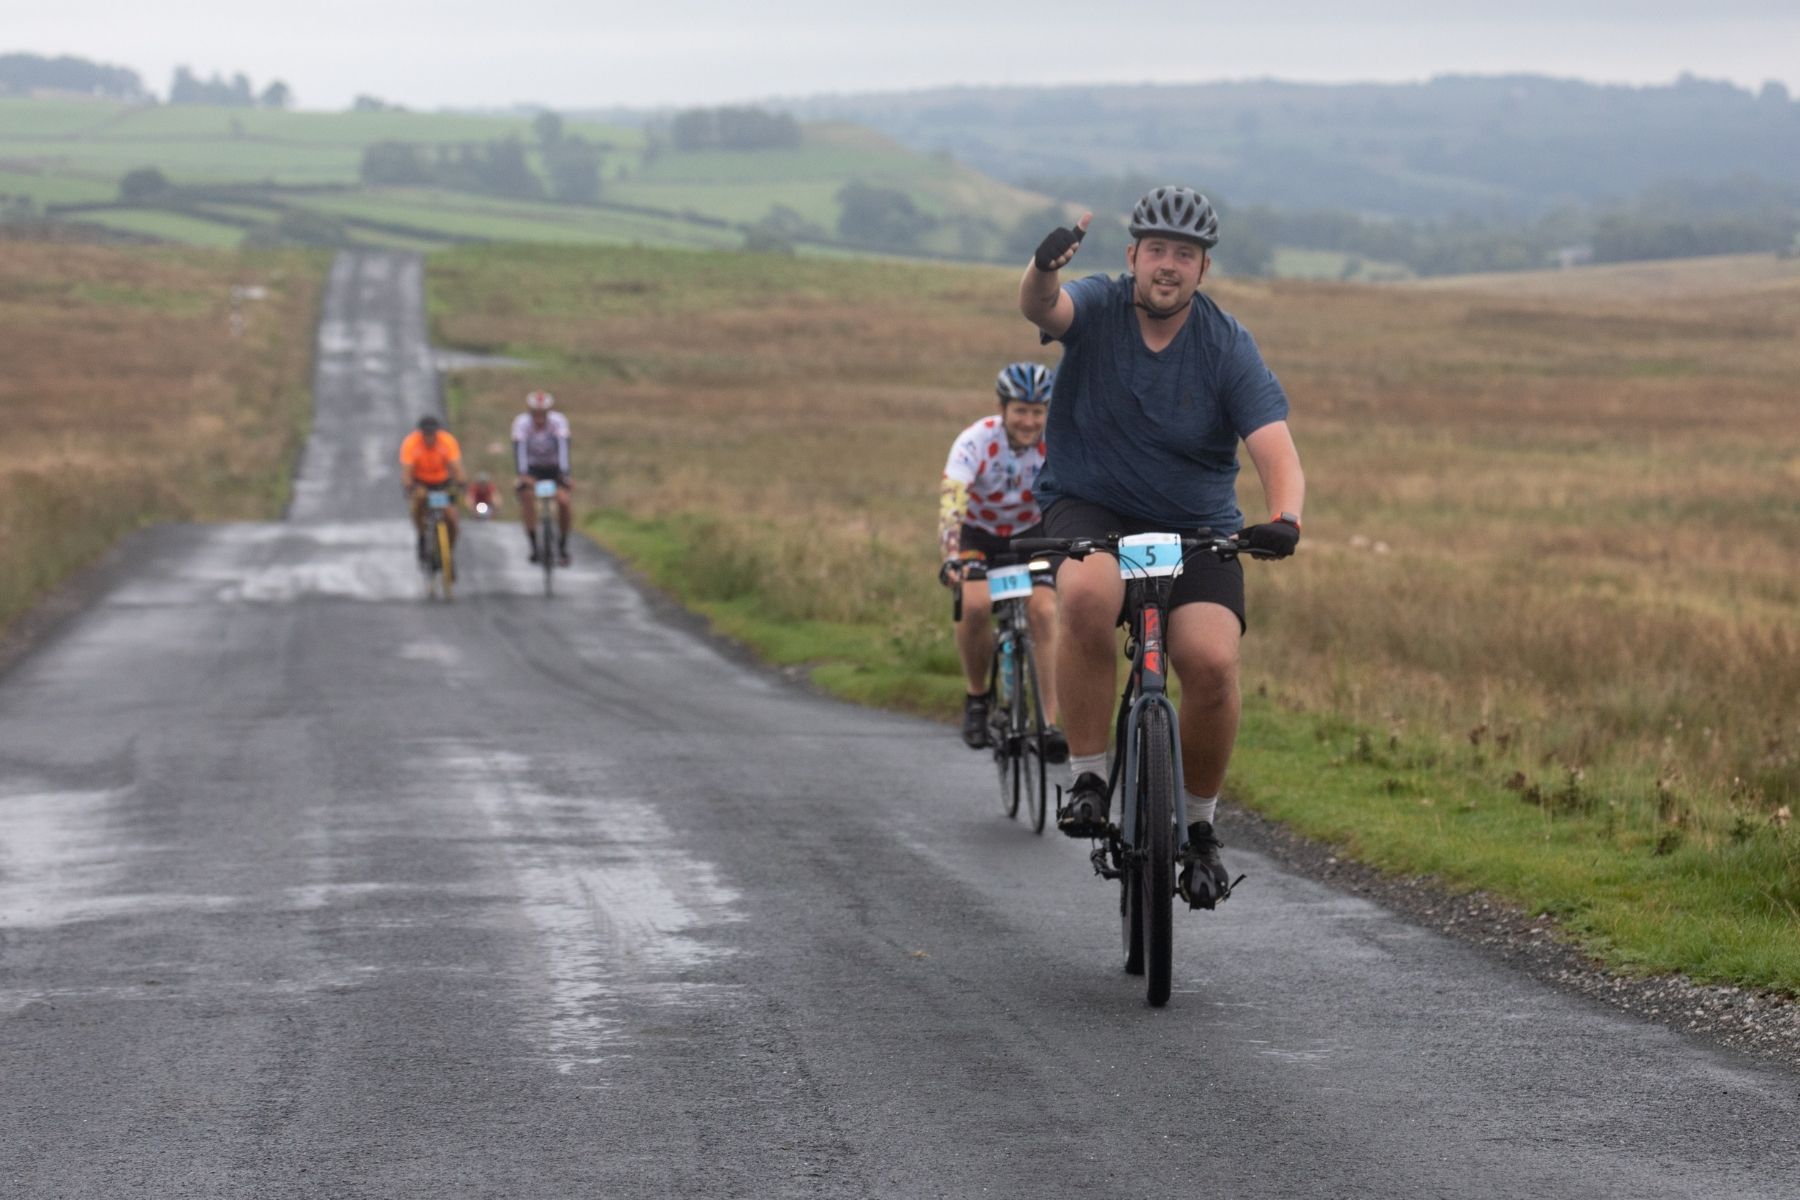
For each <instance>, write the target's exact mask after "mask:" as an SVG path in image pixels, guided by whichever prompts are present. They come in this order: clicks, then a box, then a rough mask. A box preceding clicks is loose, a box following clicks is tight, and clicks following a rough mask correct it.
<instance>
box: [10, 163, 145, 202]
mask: <svg viewBox="0 0 1800 1200" xmlns="http://www.w3.org/2000/svg"><path fill="white" fill-rule="evenodd" d="M0 195H8V196H29V197H31V199H32V201H33V202H34V203H36V204H38V205H40V206H42V205H45V204H94V203H105V202H106V201H109V200H114V199H116V198H117V197H118V195H119V185H118V183H117V182H116V181H112V180H101V179H84V178H81V177H79V176H74V175H60V174H56V173H54V172H51V173H41V172H37V171H16V170H14V171H8V170H0Z"/></svg>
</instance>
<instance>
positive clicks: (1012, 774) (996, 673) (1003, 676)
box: [988, 648, 1021, 820]
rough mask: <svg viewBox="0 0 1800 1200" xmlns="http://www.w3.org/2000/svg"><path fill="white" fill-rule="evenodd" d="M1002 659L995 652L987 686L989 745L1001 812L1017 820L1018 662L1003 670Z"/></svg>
mask: <svg viewBox="0 0 1800 1200" xmlns="http://www.w3.org/2000/svg"><path fill="white" fill-rule="evenodd" d="M1002 657H1003V656H1002V655H1001V654H1000V652H999V650H998V648H996V650H995V653H994V669H993V672H992V674H991V676H990V680H991V682H990V683H989V685H988V694H989V695H990V696H992V697H993V700H992V701H991V707H990V708H989V709H988V741H990V742H991V743H993V747H994V777H995V781H996V782H997V783H998V784H999V785H1000V811H1001V812H1003V813H1005V814H1006V815H1007V816H1008V817H1010V818H1012V819H1013V820H1017V819H1018V816H1019V797H1020V795H1021V786H1020V785H1021V781H1020V778H1019V746H1018V740H1017V739H1016V738H1014V737H1013V709H1014V707H1015V706H1016V704H1017V702H1018V697H1019V660H1018V657H1017V656H1016V655H1015V656H1012V657H1011V659H1010V666H1009V667H1008V668H1007V669H1005V670H1002V669H1001V666H1000V660H1001V658H1002Z"/></svg>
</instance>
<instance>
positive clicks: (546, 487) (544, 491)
mask: <svg viewBox="0 0 1800 1200" xmlns="http://www.w3.org/2000/svg"><path fill="white" fill-rule="evenodd" d="M537 494H538V499H540V500H546V499H548V498H550V497H551V496H554V495H556V480H554V479H540V480H538V481H537Z"/></svg>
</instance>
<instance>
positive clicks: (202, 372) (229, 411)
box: [0, 240, 321, 624]
mask: <svg viewBox="0 0 1800 1200" xmlns="http://www.w3.org/2000/svg"><path fill="white" fill-rule="evenodd" d="M320 266H321V264H320V263H319V261H318V260H317V259H316V258H313V257H310V256H304V255H296V254H255V255H241V254H237V253H212V252H207V251H197V250H166V249H146V248H121V247H112V246H92V245H73V244H60V245H55V244H42V243H33V242H15V241H7V240H0V329H4V330H5V331H6V336H5V337H4V338H3V339H0V415H3V416H4V428H5V431H6V436H5V439H4V440H3V441H0V495H4V496H5V497H6V498H7V500H6V503H5V504H4V505H0V624H4V623H5V622H6V621H7V620H8V619H10V618H12V617H14V616H16V615H17V614H18V613H19V612H20V611H21V610H22V609H23V608H24V607H25V606H26V605H28V604H29V603H30V602H31V601H32V600H33V599H34V598H35V597H36V596H37V595H39V594H40V593H41V592H42V591H43V590H44V589H45V588H47V587H49V586H51V585H53V584H54V583H56V582H57V581H58V580H60V579H61V578H63V576H65V575H66V574H67V573H68V572H69V571H71V570H73V569H74V568H76V567H78V566H80V565H81V564H82V563H84V562H87V561H89V560H91V559H92V558H94V557H95V556H96V555H98V554H99V553H100V552H101V551H103V550H104V549H106V548H107V547H108V546H110V545H111V544H112V543H113V542H114V541H116V540H117V539H118V538H119V537H120V536H122V535H123V534H124V533H126V532H128V531H129V530H131V529H133V528H136V527H138V526H141V525H143V524H147V523H149V522H151V521H157V520H225V519H250V518H264V517H270V516H274V515H276V514H278V513H279V512H280V510H281V507H282V505H283V504H285V502H286V499H287V494H288V482H289V478H290V476H291V473H292V470H293V465H294V462H295V460H296V458H297V456H298V454H299V451H300V447H301V444H302V441H303V439H304V437H305V433H306V429H307V425H308V422H309V420H310V417H311V407H310V406H311V400H310V396H311V392H310V384H309V379H308V376H309V372H310V370H311V363H312V326H313V322H314V319H315V316H316V311H315V310H316V306H317V297H318V289H319V283H320V276H321V271H320Z"/></svg>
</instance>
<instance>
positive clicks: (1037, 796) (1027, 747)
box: [1018, 638, 1050, 835]
mask: <svg viewBox="0 0 1800 1200" xmlns="http://www.w3.org/2000/svg"><path fill="white" fill-rule="evenodd" d="M1018 657H1019V659H1020V660H1021V661H1022V662H1023V664H1024V667H1023V670H1022V672H1021V674H1020V682H1021V683H1022V684H1023V685H1024V686H1023V688H1022V689H1021V691H1022V693H1023V694H1022V696H1021V703H1020V706H1019V707H1020V720H1019V722H1018V728H1019V730H1020V731H1021V733H1022V734H1023V740H1024V745H1023V749H1024V753H1023V755H1021V760H1020V761H1021V762H1022V764H1023V766H1024V776H1025V782H1024V787H1025V803H1026V804H1027V805H1028V806H1029V812H1030V814H1031V829H1032V832H1034V833H1036V834H1039V835H1042V834H1043V832H1044V821H1045V817H1046V812H1047V807H1046V806H1047V805H1048V804H1049V798H1050V771H1049V765H1048V764H1047V763H1045V762H1044V753H1045V750H1046V742H1047V737H1046V735H1045V725H1044V697H1043V696H1042V695H1041V694H1039V692H1038V675H1037V655H1036V652H1035V651H1034V649H1033V648H1032V644H1031V639H1030V638H1022V639H1020V642H1019V655H1018Z"/></svg>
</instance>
